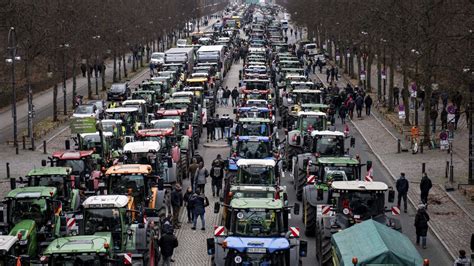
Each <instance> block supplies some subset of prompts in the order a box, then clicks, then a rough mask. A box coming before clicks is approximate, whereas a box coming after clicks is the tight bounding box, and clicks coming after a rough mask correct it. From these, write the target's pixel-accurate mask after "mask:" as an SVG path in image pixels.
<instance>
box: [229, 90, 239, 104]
mask: <svg viewBox="0 0 474 266" xmlns="http://www.w3.org/2000/svg"><path fill="white" fill-rule="evenodd" d="M231 96H232V107H237V103H238V102H237V101H238V99H239V91H238V90H237V87H234V89H233V90H232V92H231Z"/></svg>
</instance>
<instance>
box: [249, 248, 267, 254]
mask: <svg viewBox="0 0 474 266" xmlns="http://www.w3.org/2000/svg"><path fill="white" fill-rule="evenodd" d="M247 252H248V253H267V249H266V248H247Z"/></svg>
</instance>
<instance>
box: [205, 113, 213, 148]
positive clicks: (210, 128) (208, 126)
mask: <svg viewBox="0 0 474 266" xmlns="http://www.w3.org/2000/svg"><path fill="white" fill-rule="evenodd" d="M214 128H215V123H214V119H213V118H212V117H209V119H208V120H207V122H206V131H207V142H209V141H211V142H212V140H213V139H214Z"/></svg>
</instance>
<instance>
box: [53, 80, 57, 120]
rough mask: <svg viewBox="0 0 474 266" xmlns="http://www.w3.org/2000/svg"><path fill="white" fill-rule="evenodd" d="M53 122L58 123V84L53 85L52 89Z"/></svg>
mask: <svg viewBox="0 0 474 266" xmlns="http://www.w3.org/2000/svg"><path fill="white" fill-rule="evenodd" d="M53 121H54V122H56V121H58V83H57V82H55V83H54V88H53Z"/></svg>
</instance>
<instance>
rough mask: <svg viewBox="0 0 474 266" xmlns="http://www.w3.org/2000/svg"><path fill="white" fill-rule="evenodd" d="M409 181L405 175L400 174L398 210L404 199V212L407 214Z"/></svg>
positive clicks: (398, 181) (397, 185)
mask: <svg viewBox="0 0 474 266" xmlns="http://www.w3.org/2000/svg"><path fill="white" fill-rule="evenodd" d="M409 186H410V185H409V183H408V180H406V178H405V173H400V178H398V180H397V184H396V187H397V192H398V208H400V204H401V201H402V199H403V207H404V210H403V212H405V213H406V212H407V193H408V188H409Z"/></svg>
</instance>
